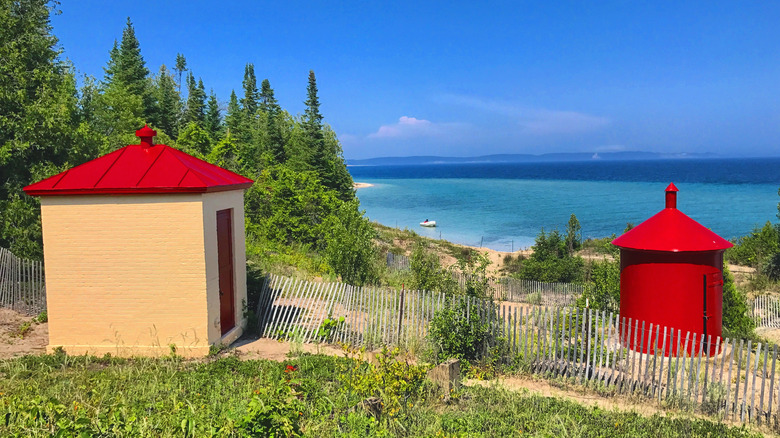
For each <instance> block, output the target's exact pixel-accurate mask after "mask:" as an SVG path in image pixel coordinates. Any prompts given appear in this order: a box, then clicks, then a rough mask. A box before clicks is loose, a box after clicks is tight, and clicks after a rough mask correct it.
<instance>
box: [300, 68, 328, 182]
mask: <svg viewBox="0 0 780 438" xmlns="http://www.w3.org/2000/svg"><path fill="white" fill-rule="evenodd" d="M306 95H307V97H308V98H307V99H306V101H305V102H304V104H305V105H306V111H305V112H304V116H303V128H304V131H305V133H306V137H307V139H308V143H309V151H310V154H311V156H310V161H309V163H310V165H311V167H312V168H313V169H314V170H315V171H316V172H317V174H318V175H319V176H320V179H321V180H322V182H323V184H325V185H326V186H328V179H329V178H328V175H327V173H328V172H327V169H328V158H327V154H326V153H325V152H326V151H325V139H324V137H323V135H322V114H320V99H319V96H317V79H316V78H315V77H314V71H313V70H309V85H308V87H307V88H306Z"/></svg>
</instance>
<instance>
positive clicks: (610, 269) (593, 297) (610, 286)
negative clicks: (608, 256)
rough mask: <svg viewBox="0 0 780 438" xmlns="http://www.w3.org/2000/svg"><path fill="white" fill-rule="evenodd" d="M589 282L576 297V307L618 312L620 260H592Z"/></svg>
mask: <svg viewBox="0 0 780 438" xmlns="http://www.w3.org/2000/svg"><path fill="white" fill-rule="evenodd" d="M590 282H591V283H590V284H589V285H588V287H587V288H585V292H583V294H582V295H581V296H580V297H579V298H578V299H577V306H578V307H585V304H586V300H587V302H588V303H589V306H590V308H592V309H597V310H606V311H607V312H613V313H618V312H620V261H619V260H602V261H596V262H593V264H592V265H591V270H590Z"/></svg>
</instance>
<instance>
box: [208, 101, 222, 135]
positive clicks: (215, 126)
mask: <svg viewBox="0 0 780 438" xmlns="http://www.w3.org/2000/svg"><path fill="white" fill-rule="evenodd" d="M206 130H207V131H208V133H209V135H210V136H211V138H212V139H213V140H216V139H217V138H218V137H219V135H220V133H221V131H222V115H221V114H220V112H219V102H218V101H217V95H216V94H214V90H213V89H212V90H211V94H209V101H208V104H207V109H206Z"/></svg>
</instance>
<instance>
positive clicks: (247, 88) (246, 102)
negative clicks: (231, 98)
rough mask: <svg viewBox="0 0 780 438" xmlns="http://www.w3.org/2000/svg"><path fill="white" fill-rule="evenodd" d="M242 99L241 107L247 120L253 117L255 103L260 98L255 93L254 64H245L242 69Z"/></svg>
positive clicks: (255, 109) (255, 110)
mask: <svg viewBox="0 0 780 438" xmlns="http://www.w3.org/2000/svg"><path fill="white" fill-rule="evenodd" d="M243 86H244V98H243V99H241V105H242V107H243V108H244V113H245V114H246V116H247V118H251V117H254V115H255V112H257V101H258V100H259V98H260V96H259V93H258V91H257V77H256V76H255V66H254V64H247V65H246V67H244V82H243Z"/></svg>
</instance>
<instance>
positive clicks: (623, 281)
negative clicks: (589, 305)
mask: <svg viewBox="0 0 780 438" xmlns="http://www.w3.org/2000/svg"><path fill="white" fill-rule="evenodd" d="M612 244H613V245H615V246H618V247H620V317H621V321H622V320H623V318H625V320H626V322H628V321H629V318H630V319H631V321H632V322H633V323H632V324H631V329H632V330H633V329H634V328H635V327H636V324H635V322H636V321H639V328H640V330H641V327H642V322H643V321H644V323H645V330H646V336H644V341H643V342H642V341H640V340H639V339H640V338H641V336H640V337H637V338H636V341H635V339H634V336H630V337H628V339H626V342H627V344H628V345H629V347H630V348H632V349H633V350H635V351H641V352H643V353H647V352H648V345H650V349H649V351H650V352H652V351H653V346H654V345H655V335H656V333H657V331H656V328H655V327H660V330H659V332H660V333H658V334H659V335H660V336H659V338H658V339H657V341H658V343H657V348H659V349H661V348H662V345H663V344H664V339H663V333H664V328H666V329H667V335H666V342H665V344H666V347H665V348H664V354H665V355H669V353H671V354H676V353H677V348H678V347H677V346H678V344H680V348H684V347H683V345H684V340H685V337H686V334H688V333H690V335H691V343H690V344H689V345H688V351H689V352H692V353H693V352H698V351H699V348H698V344H699V341H698V340H700V336H701V334H702V333H703V334H704V335H705V337H704V339H705V340H706V339H707V337H708V336H711V339H712V344H711V345H710V346H709V354H710V355H713V354H715V353H717V352H716V351H715V349H716V347H715V345H714V344H715V339H716V338H717V337H718V336H721V333H722V317H723V251H725V250H726V249H727V248H730V247H731V246H732V244H731V243H730V242H729V241H727V240H725V239H723V238H721V237H720V236H718V235H717V234H715V233H713V232H712V231H710V230H708V229H707V228H705V227H704V226H702V225H701V224H699V223H698V222H696V221H694V220H693V219H691V218H690V217H688V216H686V215H685V214H684V213H682V212H681V211H680V210H678V209H677V187H675V186H674V184H669V187H667V188H666V208H664V209H663V210H661V211H660V212H658V213H657V214H656V215H655V216H653V217H651V218H649V219H647V220H646V221H644V222H642V223H641V224H639V225H637V226H636V227H634V228H633V229H631V230H630V231H628V232H627V233H625V234H623V235H622V236H620V237H618V238H617V239H615V240H613V241H612ZM651 323H652V324H653V327H654V328H653V331H652V334H651V333H650V332H649V328H650V324H651ZM672 331H674V335H673V337H672V336H671V333H672ZM694 334H696V335H697V336H699V337H697V338H696V340H697V341H694V339H693V335H694ZM640 335H641V333H640ZM678 339H680V340H681V341H682V342H678ZM640 342H641V345H635V343H636V344H640ZM670 344H671V345H670ZM705 348H706V347H705Z"/></svg>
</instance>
